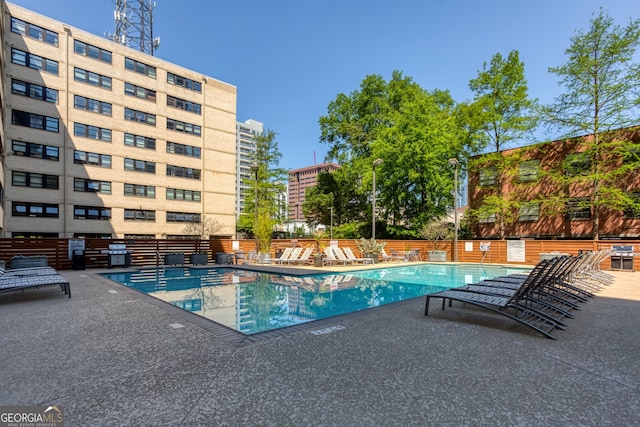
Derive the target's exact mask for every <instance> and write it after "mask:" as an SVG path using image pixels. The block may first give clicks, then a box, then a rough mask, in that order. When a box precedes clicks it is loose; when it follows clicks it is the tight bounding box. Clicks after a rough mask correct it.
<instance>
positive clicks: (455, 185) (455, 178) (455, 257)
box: [449, 157, 460, 262]
mask: <svg viewBox="0 0 640 427" xmlns="http://www.w3.org/2000/svg"><path fill="white" fill-rule="evenodd" d="M449 164H450V165H451V166H453V261H454V262H458V165H459V164H460V162H459V161H458V159H456V158H455V157H453V158H451V159H449Z"/></svg>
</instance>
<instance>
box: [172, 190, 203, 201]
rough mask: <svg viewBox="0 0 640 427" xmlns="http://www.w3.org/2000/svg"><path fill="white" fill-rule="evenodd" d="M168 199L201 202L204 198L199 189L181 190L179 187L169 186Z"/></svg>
mask: <svg viewBox="0 0 640 427" xmlns="http://www.w3.org/2000/svg"><path fill="white" fill-rule="evenodd" d="M167 200H185V201H189V202H200V201H201V200H202V195H201V193H200V192H199V191H192V190H181V189H179V188H167Z"/></svg>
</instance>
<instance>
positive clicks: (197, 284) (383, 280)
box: [103, 264, 525, 334]
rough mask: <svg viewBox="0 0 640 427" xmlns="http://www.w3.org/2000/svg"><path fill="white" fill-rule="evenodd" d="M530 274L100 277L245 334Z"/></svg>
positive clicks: (437, 269) (418, 269) (228, 271)
mask: <svg viewBox="0 0 640 427" xmlns="http://www.w3.org/2000/svg"><path fill="white" fill-rule="evenodd" d="M521 271H525V270H524V269H522V268H512V267H500V266H478V265H446V264H421V265H408V266H400V267H386V268H379V269H372V270H361V271H346V270H345V272H343V273H332V274H314V275H308V276H288V275H283V274H274V273H263V272H256V271H249V270H241V269H235V268H189V267H170V268H166V269H164V270H163V269H155V268H154V269H141V270H137V271H128V272H119V273H104V274H103V276H105V277H106V278H108V279H110V280H113V281H115V282H118V283H121V284H123V285H126V286H129V287H131V288H133V289H136V290H138V291H140V292H143V293H145V294H148V295H151V296H153V297H155V298H158V299H161V300H163V301H166V302H168V303H170V304H173V305H175V306H177V307H180V308H183V309H185V310H188V311H190V312H193V313H195V314H198V315H200V316H203V317H205V318H207V319H210V320H212V321H214V322H217V323H220V324H223V325H225V326H227V327H229V328H232V329H235V330H237V331H239V332H242V333H244V334H255V333H258V332H264V331H269V330H273V329H278V328H283V327H287V326H291V325H296V324H300V323H305V322H309V321H312V320H318V319H326V318H328V317H333V316H338V315H341V314H346V313H351V312H355V311H360V310H365V309H367V308H372V307H376V306H380V305H384V304H391V303H394V302H399V301H403V300H407V299H410V298H416V297H420V296H424V295H426V294H429V293H433V292H438V291H441V290H444V289H450V288H452V287H456V286H461V285H464V284H468V283H475V282H478V281H479V280H482V279H487V278H492V277H496V276H501V275H505V274H510V273H517V272H521Z"/></svg>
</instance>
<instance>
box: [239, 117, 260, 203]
mask: <svg viewBox="0 0 640 427" xmlns="http://www.w3.org/2000/svg"><path fill="white" fill-rule="evenodd" d="M263 134H264V124H263V123H261V122H258V121H256V120H252V119H249V120H246V121H244V122H237V123H236V153H237V157H236V215H240V214H241V213H242V212H243V211H244V196H245V192H246V191H247V188H248V187H249V186H248V185H247V184H246V183H247V182H248V181H249V180H252V179H255V178H254V177H253V171H252V170H251V164H252V163H253V162H254V161H255V159H256V141H255V137H256V136H261V135H263Z"/></svg>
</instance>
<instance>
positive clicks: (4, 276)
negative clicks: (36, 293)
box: [0, 267, 71, 298]
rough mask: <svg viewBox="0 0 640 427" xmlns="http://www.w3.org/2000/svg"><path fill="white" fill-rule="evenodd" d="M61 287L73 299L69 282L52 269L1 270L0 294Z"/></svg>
mask: <svg viewBox="0 0 640 427" xmlns="http://www.w3.org/2000/svg"><path fill="white" fill-rule="evenodd" d="M51 285H57V286H60V289H61V290H62V291H63V292H64V293H65V295H67V296H68V297H69V298H71V286H70V284H69V281H68V280H67V279H65V278H64V277H63V276H62V275H61V274H59V273H58V272H57V271H56V270H55V269H54V268H51V267H31V268H16V269H11V270H4V269H0V293H5V292H13V291H24V290H25V289H28V288H39V287H41V286H51Z"/></svg>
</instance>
